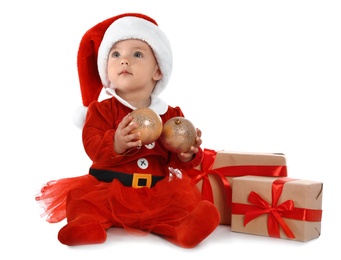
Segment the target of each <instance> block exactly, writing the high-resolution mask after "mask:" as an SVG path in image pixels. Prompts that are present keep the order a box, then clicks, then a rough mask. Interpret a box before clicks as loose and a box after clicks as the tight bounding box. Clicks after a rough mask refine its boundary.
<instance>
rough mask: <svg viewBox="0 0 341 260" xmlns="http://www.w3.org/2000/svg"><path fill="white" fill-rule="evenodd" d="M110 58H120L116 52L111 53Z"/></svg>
mask: <svg viewBox="0 0 341 260" xmlns="http://www.w3.org/2000/svg"><path fill="white" fill-rule="evenodd" d="M111 57H112V58H118V57H120V53H119V52H118V51H113V52H112V53H111Z"/></svg>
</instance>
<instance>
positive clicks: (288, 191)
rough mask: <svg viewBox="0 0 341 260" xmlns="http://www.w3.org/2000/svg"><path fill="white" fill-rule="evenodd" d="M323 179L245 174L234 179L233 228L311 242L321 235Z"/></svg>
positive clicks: (234, 229)
mask: <svg viewBox="0 0 341 260" xmlns="http://www.w3.org/2000/svg"><path fill="white" fill-rule="evenodd" d="M322 188H323V184H322V183H321V182H316V181H310V180H300V179H293V178H286V177H282V178H276V177H260V176H243V177H238V178H234V179H233V191H232V219H231V231H233V232H241V233H247V234H254V235H262V236H269V237H277V238H284V239H291V240H297V241H308V240H311V239H314V238H317V237H319V236H320V234H321V218H322Z"/></svg>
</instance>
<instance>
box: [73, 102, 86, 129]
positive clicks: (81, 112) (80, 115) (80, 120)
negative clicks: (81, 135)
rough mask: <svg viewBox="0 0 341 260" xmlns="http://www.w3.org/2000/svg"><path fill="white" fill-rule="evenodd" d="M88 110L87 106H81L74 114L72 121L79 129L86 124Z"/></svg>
mask: <svg viewBox="0 0 341 260" xmlns="http://www.w3.org/2000/svg"><path fill="white" fill-rule="evenodd" d="M87 111H88V108H87V107H84V106H81V107H79V108H78V109H76V111H75V113H74V114H73V117H72V121H73V123H74V124H75V125H76V126H77V127H78V128H79V129H82V128H83V126H84V122H85V117H86V113H87Z"/></svg>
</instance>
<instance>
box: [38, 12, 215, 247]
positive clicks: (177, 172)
mask: <svg viewBox="0 0 341 260" xmlns="http://www.w3.org/2000/svg"><path fill="white" fill-rule="evenodd" d="M132 38H133V39H141V40H143V41H145V42H147V43H148V44H149V45H150V46H151V48H152V49H153V52H154V54H155V57H156V59H157V62H158V64H159V67H160V70H161V72H162V75H163V78H162V79H161V80H160V81H158V82H157V84H156V86H155V89H154V91H153V94H152V101H151V105H150V108H151V109H153V110H154V111H156V112H157V113H158V114H159V115H160V117H161V119H162V121H163V123H165V122H166V121H167V120H168V119H170V118H172V117H175V116H184V115H183V112H182V111H181V109H180V108H179V107H171V106H169V105H167V104H166V103H165V102H164V101H162V100H161V99H160V98H158V95H159V94H160V92H161V91H162V90H163V89H164V88H165V87H166V85H167V83H168V80H169V77H170V74H171V70H172V52H171V48H170V45H169V42H168V40H167V37H166V36H165V35H164V34H163V32H162V31H161V30H160V28H159V26H158V25H157V23H156V22H155V21H154V20H153V19H152V18H150V17H148V16H145V15H142V14H136V13H128V14H122V15H119V16H115V17H112V18H109V19H107V20H105V21H103V22H101V23H99V24H97V25H95V26H94V27H92V28H91V29H90V30H88V31H87V32H86V33H85V34H84V36H83V38H82V40H81V43H80V47H79V51H78V59H77V65H78V72H79V80H80V87H81V94H82V100H83V105H84V107H83V110H82V111H81V114H82V116H80V117H77V118H82V119H81V120H79V121H78V123H79V124H80V125H81V127H82V138H83V144H84V149H85V151H86V153H87V154H88V156H89V158H90V159H91V160H92V162H93V163H92V165H91V166H90V170H89V173H87V174H85V175H83V176H77V177H72V178H63V179H59V180H55V181H50V182H48V183H47V184H46V185H45V186H44V187H43V188H42V189H41V192H40V194H38V196H37V198H36V199H37V200H38V201H39V202H41V203H42V204H43V206H44V209H45V213H44V215H46V216H47V221H48V222H51V223H55V222H59V221H62V220H63V219H65V218H66V219H67V224H66V225H65V226H64V227H63V228H62V229H61V230H60V231H59V233H58V239H59V241H60V242H61V243H63V244H66V245H82V244H96V243H103V242H104V241H105V240H106V230H107V229H108V228H110V227H123V228H125V229H127V230H129V231H136V232H144V233H147V232H152V233H154V234H157V235H160V236H162V237H164V238H165V239H167V240H169V241H171V242H173V243H175V244H177V245H179V246H182V247H188V248H189V247H194V246H196V245H197V244H199V243H200V242H201V241H202V240H204V239H205V238H206V237H207V236H208V235H209V234H210V233H211V232H213V230H214V229H215V228H216V227H217V226H218V225H219V218H220V217H219V213H218V211H217V209H216V208H215V206H214V205H213V204H212V203H210V202H208V201H204V200H202V198H201V194H200V192H199V190H198V189H197V188H196V186H195V184H193V183H192V182H191V180H190V178H189V177H187V176H186V175H184V174H181V170H182V169H183V170H185V169H189V168H192V167H195V166H197V165H198V164H199V163H200V162H201V159H202V150H201V149H199V152H198V153H197V154H196V155H195V157H194V159H193V160H192V161H190V162H187V163H184V162H181V161H180V160H179V158H178V156H177V154H174V153H171V152H169V151H167V150H166V149H165V147H164V146H163V145H162V143H161V142H160V140H157V141H155V142H153V143H151V144H149V145H144V146H142V147H141V148H139V149H138V148H136V149H133V150H131V151H128V152H127V153H125V154H123V155H121V154H116V153H115V151H114V145H113V140H114V135H115V129H116V128H117V125H118V124H119V123H120V122H121V120H122V119H123V117H124V116H126V115H127V114H128V113H130V112H132V111H133V110H134V109H136V108H135V107H133V106H131V105H130V104H129V103H128V102H126V101H125V100H123V99H122V98H120V97H119V96H118V95H116V93H115V92H114V91H112V95H113V96H112V97H111V98H108V99H105V100H103V101H98V98H99V95H100V92H101V90H102V88H103V87H104V88H107V89H108V90H110V89H109V84H108V82H107V75H106V66H107V55H108V53H109V51H110V48H111V47H112V45H113V44H114V43H115V42H117V41H120V40H124V39H132Z"/></svg>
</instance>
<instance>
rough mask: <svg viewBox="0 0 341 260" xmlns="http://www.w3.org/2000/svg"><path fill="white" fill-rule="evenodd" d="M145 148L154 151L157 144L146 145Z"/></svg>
mask: <svg viewBox="0 0 341 260" xmlns="http://www.w3.org/2000/svg"><path fill="white" fill-rule="evenodd" d="M145 147H146V148H147V149H153V148H154V147H155V142H152V143H151V144H146V145H145Z"/></svg>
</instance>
